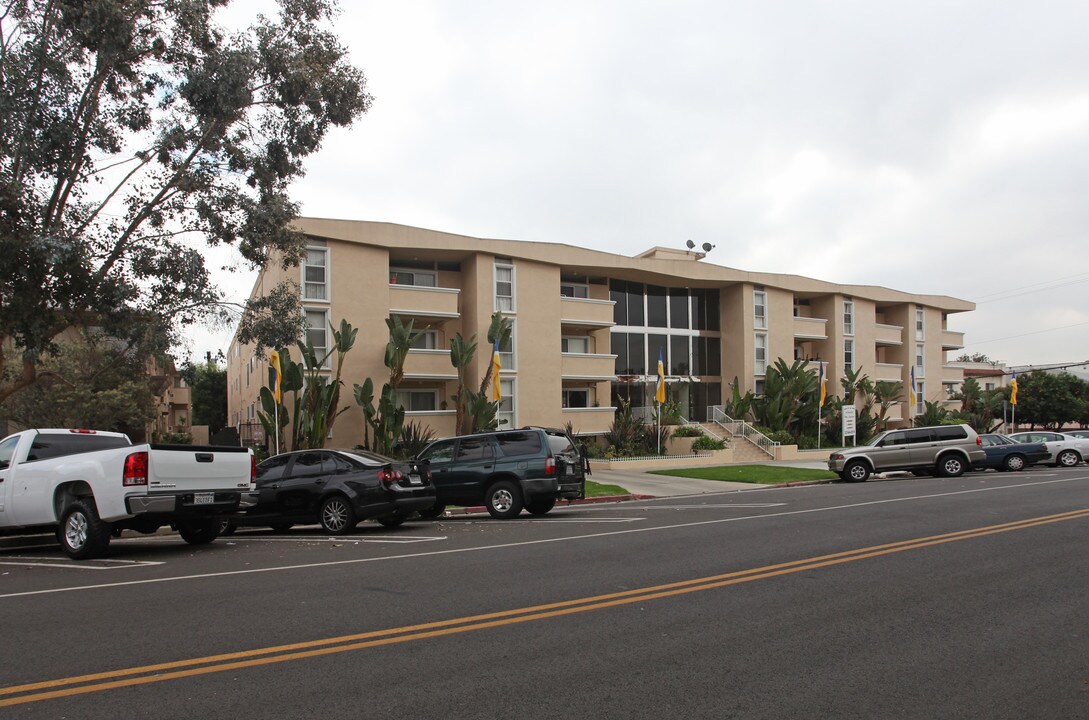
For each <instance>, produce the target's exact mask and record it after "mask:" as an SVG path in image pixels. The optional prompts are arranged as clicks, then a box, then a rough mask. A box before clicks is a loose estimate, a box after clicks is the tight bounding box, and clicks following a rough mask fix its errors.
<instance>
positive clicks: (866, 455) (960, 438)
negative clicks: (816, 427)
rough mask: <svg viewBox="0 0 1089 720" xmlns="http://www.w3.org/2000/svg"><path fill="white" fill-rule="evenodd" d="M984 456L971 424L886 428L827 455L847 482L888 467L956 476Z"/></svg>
mask: <svg viewBox="0 0 1089 720" xmlns="http://www.w3.org/2000/svg"><path fill="white" fill-rule="evenodd" d="M985 457H986V454H985V453H984V452H983V443H982V441H981V440H980V439H979V435H977V434H976V431H975V430H973V429H972V428H971V427H969V426H968V425H935V426H933V427H918V428H904V429H902V430H887V431H885V432H883V433H881V434H880V435H878V436H877V437H875V438H874V439H873V440H870V442H868V443H866V444H865V445H859V446H858V447H853V448H846V449H844V450H837V451H836V452H834V453H832V454H831V455H829V456H828V469H829V470H831V471H833V472H836V473H839V476H840V477H841V478H843V479H844V480H846V481H847V482H865V481H866V480H867V479H869V477H870V475H872V474H873V473H878V472H887V471H889V470H908V471H911V472H912V473H913V474H916V475H929V474H932V473H933V474H936V475H942V476H944V477H957V476H958V475H961V474H963V473H964V471H965V470H967V469H969V468H971V467H972V465H973V464H974V463H976V462H978V461H981V460H983V459H984V458H985Z"/></svg>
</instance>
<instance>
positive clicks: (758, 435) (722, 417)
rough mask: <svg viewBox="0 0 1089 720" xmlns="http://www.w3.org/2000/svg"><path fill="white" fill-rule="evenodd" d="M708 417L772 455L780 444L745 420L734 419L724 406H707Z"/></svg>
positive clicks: (735, 435) (734, 434)
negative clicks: (724, 409) (724, 410)
mask: <svg viewBox="0 0 1089 720" xmlns="http://www.w3.org/2000/svg"><path fill="white" fill-rule="evenodd" d="M707 417H708V418H710V419H711V420H712V421H713V422H715V423H717V424H718V425H720V426H721V427H722V428H723V429H725V430H726V431H727V432H729V433H730V434H731V435H733V436H734V437H743V438H745V439H746V440H748V441H749V442H751V443H752V444H753V445H756V446H757V447H758V448H760V449H761V450H763V451H764V452H766V453H767V454H768V455H771V456H772V457H774V456H775V448H777V447H778V446H779V443H777V442H775V441H774V440H772V439H771V438H769V437H768V436H767V435H765V434H764V433H762V432H760V431H759V430H757V429H756V428H754V427H753V426H752V425H750V424H748V423H747V422H745V421H744V420H734V419H733V418H732V417H730V416H729V415H727V414H726V413H725V412H723V410H722V406H720V405H712V406H711V407H709V408H707Z"/></svg>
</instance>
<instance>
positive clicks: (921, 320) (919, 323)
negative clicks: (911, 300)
mask: <svg viewBox="0 0 1089 720" xmlns="http://www.w3.org/2000/svg"><path fill="white" fill-rule="evenodd" d="M925 321H926V311H925V310H923V309H922V308H915V339H916V340H922V339H923V338H925V337H926V324H925Z"/></svg>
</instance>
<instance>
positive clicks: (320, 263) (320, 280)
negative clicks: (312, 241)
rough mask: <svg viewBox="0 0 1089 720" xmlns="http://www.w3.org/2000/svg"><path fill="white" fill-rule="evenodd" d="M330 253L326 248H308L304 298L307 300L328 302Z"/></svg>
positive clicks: (304, 273)
mask: <svg viewBox="0 0 1089 720" xmlns="http://www.w3.org/2000/svg"><path fill="white" fill-rule="evenodd" d="M328 255H329V251H328V250H327V249H325V248H307V249H306V263H305V264H304V266H303V284H304V286H305V290H304V292H303V298H305V299H306V300H328V299H329V286H328V279H327V276H326V267H327V265H328V263H327V260H328Z"/></svg>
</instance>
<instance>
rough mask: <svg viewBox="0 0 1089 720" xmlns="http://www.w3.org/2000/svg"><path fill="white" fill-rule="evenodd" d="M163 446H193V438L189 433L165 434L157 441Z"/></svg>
mask: <svg viewBox="0 0 1089 720" xmlns="http://www.w3.org/2000/svg"><path fill="white" fill-rule="evenodd" d="M155 442H157V443H162V444H163V445H192V444H193V436H192V435H190V434H189V433H172V432H164V433H163V434H161V435H159V437H158V438H157V439H156V440H155Z"/></svg>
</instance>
